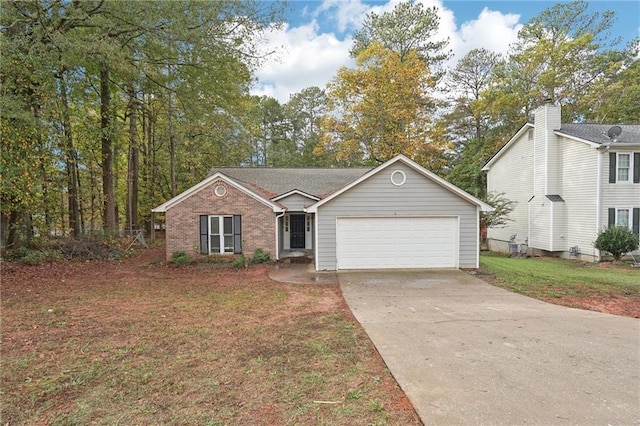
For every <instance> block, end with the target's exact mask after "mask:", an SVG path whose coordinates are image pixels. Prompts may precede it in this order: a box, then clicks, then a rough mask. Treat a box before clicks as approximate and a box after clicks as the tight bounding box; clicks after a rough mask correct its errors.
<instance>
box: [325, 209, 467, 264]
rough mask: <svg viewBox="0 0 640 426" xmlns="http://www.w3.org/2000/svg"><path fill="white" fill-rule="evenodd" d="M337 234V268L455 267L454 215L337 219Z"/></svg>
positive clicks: (455, 235) (456, 224)
mask: <svg viewBox="0 0 640 426" xmlns="http://www.w3.org/2000/svg"><path fill="white" fill-rule="evenodd" d="M336 234H337V235H336V243H337V247H336V248H337V257H338V269H376V268H454V267H457V261H456V259H457V254H458V249H457V248H458V219H457V218H452V217H435V218H425V217H384V218H380V217H376V218H374V217H368V218H338V222H337V230H336Z"/></svg>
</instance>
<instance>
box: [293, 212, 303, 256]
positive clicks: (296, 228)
mask: <svg viewBox="0 0 640 426" xmlns="http://www.w3.org/2000/svg"><path fill="white" fill-rule="evenodd" d="M304 222H305V215H303V214H292V215H291V216H289V225H290V228H291V248H292V249H303V248H304V231H305V229H304Z"/></svg>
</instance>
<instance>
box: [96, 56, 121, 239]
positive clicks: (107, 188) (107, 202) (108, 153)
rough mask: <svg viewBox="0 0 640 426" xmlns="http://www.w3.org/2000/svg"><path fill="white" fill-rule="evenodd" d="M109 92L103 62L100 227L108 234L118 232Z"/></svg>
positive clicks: (107, 76) (107, 75)
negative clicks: (101, 204) (101, 202)
mask: <svg viewBox="0 0 640 426" xmlns="http://www.w3.org/2000/svg"><path fill="white" fill-rule="evenodd" d="M110 127H111V92H110V89H109V66H108V64H107V63H106V62H103V63H102V65H101V68H100V129H101V131H102V194H103V197H104V199H103V209H102V227H103V229H104V231H105V232H106V233H108V234H112V235H115V234H117V232H118V228H117V225H116V197H115V189H114V186H113V138H112V135H111V128H110Z"/></svg>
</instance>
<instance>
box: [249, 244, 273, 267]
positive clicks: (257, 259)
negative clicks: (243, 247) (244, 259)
mask: <svg viewBox="0 0 640 426" xmlns="http://www.w3.org/2000/svg"><path fill="white" fill-rule="evenodd" d="M269 262H271V256H269V253H266V252H265V251H264V250H262V249H261V248H260V247H258V248H257V249H255V251H254V252H253V263H269Z"/></svg>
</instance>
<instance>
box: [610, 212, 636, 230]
mask: <svg viewBox="0 0 640 426" xmlns="http://www.w3.org/2000/svg"><path fill="white" fill-rule="evenodd" d="M615 210H616V215H615V217H614V221H613V223H614V225H615V226H624V225H619V224H618V214H619V213H620V212H621V211H626V212H627V225H626V226H627V228H629V229H630V230H632V231H633V207H615Z"/></svg>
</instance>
